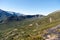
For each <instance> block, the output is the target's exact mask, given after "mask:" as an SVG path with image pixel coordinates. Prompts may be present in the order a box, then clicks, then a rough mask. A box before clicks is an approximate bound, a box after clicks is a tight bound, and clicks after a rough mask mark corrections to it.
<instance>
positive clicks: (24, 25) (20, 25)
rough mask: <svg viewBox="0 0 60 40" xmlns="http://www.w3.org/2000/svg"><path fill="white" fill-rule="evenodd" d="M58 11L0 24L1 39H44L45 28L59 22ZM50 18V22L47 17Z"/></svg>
mask: <svg viewBox="0 0 60 40" xmlns="http://www.w3.org/2000/svg"><path fill="white" fill-rule="evenodd" d="M59 15H60V13H58V12H53V13H52V14H49V15H48V16H45V17H43V18H33V19H26V20H23V21H12V22H9V23H6V24H0V39H1V40H44V38H43V36H42V35H43V34H45V33H46V32H45V30H47V29H49V28H51V27H54V26H56V25H59V24H60V18H59V17H60V16H59ZM50 17H51V18H52V22H50V20H49V18H50Z"/></svg>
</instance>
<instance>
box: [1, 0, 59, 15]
mask: <svg viewBox="0 0 60 40" xmlns="http://www.w3.org/2000/svg"><path fill="white" fill-rule="evenodd" d="M0 9H2V10H5V11H13V12H18V13H22V14H25V15H34V14H42V15H48V14H49V13H51V12H54V11H56V10H60V0H0Z"/></svg>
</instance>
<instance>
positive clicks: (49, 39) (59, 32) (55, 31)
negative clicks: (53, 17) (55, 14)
mask: <svg viewBox="0 0 60 40" xmlns="http://www.w3.org/2000/svg"><path fill="white" fill-rule="evenodd" d="M46 31H47V33H46V34H44V37H45V39H46V40H60V25H57V26H56V27H52V28H50V29H47V30H46Z"/></svg>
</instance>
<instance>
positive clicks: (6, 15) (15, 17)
mask: <svg viewBox="0 0 60 40" xmlns="http://www.w3.org/2000/svg"><path fill="white" fill-rule="evenodd" d="M33 17H35V18H36V17H43V15H24V14H21V13H16V12H10V11H4V10H1V9H0V23H4V22H8V21H21V20H24V19H28V18H33Z"/></svg>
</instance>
